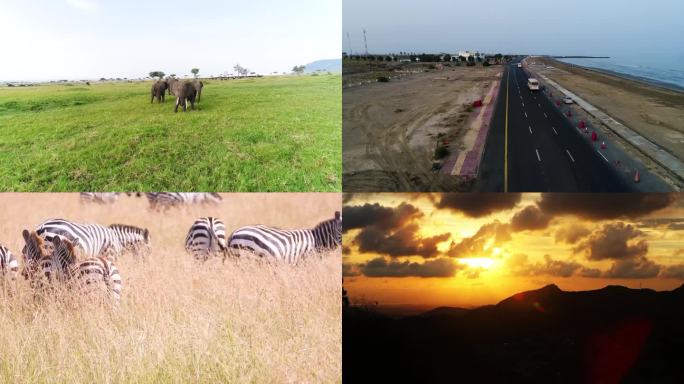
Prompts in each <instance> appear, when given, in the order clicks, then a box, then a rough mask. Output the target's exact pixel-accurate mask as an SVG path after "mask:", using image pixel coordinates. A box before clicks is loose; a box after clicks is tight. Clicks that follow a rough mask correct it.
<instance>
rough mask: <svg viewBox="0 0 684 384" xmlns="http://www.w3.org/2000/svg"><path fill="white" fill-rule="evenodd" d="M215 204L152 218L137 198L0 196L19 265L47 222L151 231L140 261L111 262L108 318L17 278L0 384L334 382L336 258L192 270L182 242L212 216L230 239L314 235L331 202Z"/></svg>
mask: <svg viewBox="0 0 684 384" xmlns="http://www.w3.org/2000/svg"><path fill="white" fill-rule="evenodd" d="M223 198H224V201H223V204H221V205H219V206H216V207H193V208H189V209H175V210H170V211H169V212H167V213H154V212H152V211H150V210H148V209H147V201H146V200H145V199H144V198H133V197H131V198H129V197H125V196H124V197H123V198H121V199H120V200H119V201H118V202H117V203H115V204H113V205H111V206H97V205H81V204H80V203H79V201H78V195H77V194H44V195H41V194H3V195H0V206H1V207H3V209H2V212H0V243H1V244H3V245H5V246H7V247H9V248H10V250H11V251H12V252H13V253H14V254H15V255H17V257H20V252H21V246H22V245H23V240H22V238H21V230H22V229H24V228H29V229H31V228H34V227H35V226H36V225H37V224H39V223H40V222H41V221H43V220H44V219H47V218H51V217H63V218H67V219H70V220H74V221H79V222H96V223H102V224H109V223H127V224H132V225H138V226H144V227H147V228H149V229H150V232H151V236H152V249H153V251H152V253H151V255H150V258H149V259H148V261H147V262H142V261H141V260H137V259H134V258H133V257H131V256H124V257H122V258H120V259H119V261H118V262H117V264H118V266H119V269H120V271H121V275H122V278H123V282H124V290H123V296H122V300H121V304H120V306H119V307H118V308H117V309H112V308H111V307H108V306H100V305H95V304H89V305H85V304H83V305H79V306H74V305H73V303H71V304H65V303H63V302H61V301H60V302H58V301H49V302H43V303H36V302H35V301H34V300H33V299H32V295H31V291H30V289H29V287H28V284H27V283H26V282H24V281H23V279H22V278H21V277H19V281H18V287H17V289H18V292H17V295H16V296H15V297H11V298H3V299H2V300H1V302H0V382H25V383H36V382H50V383H53V382H54V383H61V382H65V383H66V382H68V383H72V382H88V383H91V382H98V383H100V382H101V383H119V382H124V383H126V382H130V383H158V382H174V383H175V382H191V383H217V382H268V383H271V382H297V383H300V382H316V383H318V382H340V381H341V372H342V346H341V332H342V331H341V329H342V325H341V321H342V316H341V308H340V303H341V262H340V252H339V250H338V251H336V252H331V253H329V254H323V255H321V256H322V257H321V258H318V257H314V258H310V259H309V260H307V261H306V262H305V263H303V264H302V265H298V266H289V265H282V264H266V263H260V262H258V261H253V260H249V259H240V260H238V261H233V260H231V261H228V262H226V263H225V264H222V263H221V261H220V259H218V260H210V261H209V262H207V263H203V264H200V263H197V262H195V261H194V260H192V257H191V256H189V255H187V254H186V253H185V250H184V249H183V242H184V239H185V234H186V231H187V229H188V228H189V226H190V225H191V224H192V222H193V221H194V220H195V219H196V218H197V217H201V216H205V215H214V216H218V217H220V218H222V219H223V220H224V221H225V223H226V227H227V230H228V231H232V230H233V229H236V228H237V227H239V226H241V225H246V224H255V223H265V224H271V225H276V226H281V227H292V228H297V227H307V228H308V227H313V225H314V224H316V223H318V222H319V221H322V220H324V219H327V218H331V217H332V215H333V213H334V211H335V210H339V207H340V206H341V200H340V199H341V197H340V195H339V194H321V193H316V194H256V193H252V194H224V195H223Z"/></svg>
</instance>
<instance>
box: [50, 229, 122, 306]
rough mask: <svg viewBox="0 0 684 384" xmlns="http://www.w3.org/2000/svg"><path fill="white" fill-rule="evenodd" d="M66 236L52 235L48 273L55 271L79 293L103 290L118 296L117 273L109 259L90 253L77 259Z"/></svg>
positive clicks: (119, 282)
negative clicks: (49, 270) (86, 256)
mask: <svg viewBox="0 0 684 384" xmlns="http://www.w3.org/2000/svg"><path fill="white" fill-rule="evenodd" d="M78 241H79V240H76V242H75V243H72V242H71V241H69V240H65V239H61V238H60V237H58V236H55V237H54V238H53V239H52V244H53V255H52V257H51V258H52V260H53V262H52V265H51V267H52V273H55V272H57V271H58V272H59V273H60V275H61V276H62V279H63V280H64V281H67V282H68V283H69V286H70V287H71V288H76V289H79V290H80V291H81V293H83V294H93V293H94V292H95V293H107V294H109V295H110V297H111V298H112V299H114V301H116V302H118V301H120V300H121V290H122V287H123V284H122V283H121V275H120V274H119V269H118V268H117V267H116V265H114V263H113V262H112V261H111V260H108V259H106V258H104V257H90V258H86V259H84V260H78V259H77V256H76V253H75V246H76V245H77V243H78Z"/></svg>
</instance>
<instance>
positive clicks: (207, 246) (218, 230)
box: [185, 217, 227, 260]
mask: <svg viewBox="0 0 684 384" xmlns="http://www.w3.org/2000/svg"><path fill="white" fill-rule="evenodd" d="M185 250H187V251H188V252H189V253H191V254H192V255H193V256H194V257H195V258H196V259H198V260H207V259H208V258H209V257H210V256H212V255H214V254H216V253H218V252H221V253H224V255H225V252H226V250H227V247H226V226H225V224H223V221H221V219H219V218H216V217H201V218H199V219H197V220H195V222H194V223H193V224H192V226H190V230H188V234H187V236H186V237H185Z"/></svg>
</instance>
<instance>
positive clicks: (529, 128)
mask: <svg viewBox="0 0 684 384" xmlns="http://www.w3.org/2000/svg"><path fill="white" fill-rule="evenodd" d="M527 128H529V129H530V135H531V134H532V127H531V126H528V127H527Z"/></svg>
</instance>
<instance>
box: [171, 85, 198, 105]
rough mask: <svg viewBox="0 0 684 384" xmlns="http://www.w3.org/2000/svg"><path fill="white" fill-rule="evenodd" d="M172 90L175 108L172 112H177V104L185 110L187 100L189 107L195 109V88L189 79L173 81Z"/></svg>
mask: <svg viewBox="0 0 684 384" xmlns="http://www.w3.org/2000/svg"><path fill="white" fill-rule="evenodd" d="M172 92H173V94H174V95H175V96H176V108H175V109H174V110H173V111H174V112H178V106H179V105H180V106H182V107H183V112H185V108H186V107H187V102H188V101H190V109H192V110H194V109H195V97H196V96H197V90H196V89H195V86H194V84H193V83H192V82H191V81H188V80H183V81H176V82H174V83H173V87H172Z"/></svg>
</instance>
